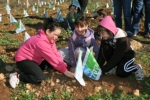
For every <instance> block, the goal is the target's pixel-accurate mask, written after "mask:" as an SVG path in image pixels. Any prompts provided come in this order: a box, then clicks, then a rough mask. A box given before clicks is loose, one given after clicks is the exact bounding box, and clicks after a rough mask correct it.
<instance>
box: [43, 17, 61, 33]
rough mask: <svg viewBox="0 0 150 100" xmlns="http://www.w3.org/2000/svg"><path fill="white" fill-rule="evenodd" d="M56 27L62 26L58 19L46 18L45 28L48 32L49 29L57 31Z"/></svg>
mask: <svg viewBox="0 0 150 100" xmlns="http://www.w3.org/2000/svg"><path fill="white" fill-rule="evenodd" d="M56 28H60V29H61V27H60V25H59V23H58V22H57V21H55V20H54V19H53V18H52V17H50V18H46V19H45V20H44V23H43V30H44V32H46V30H47V29H49V30H50V31H55V29H56Z"/></svg>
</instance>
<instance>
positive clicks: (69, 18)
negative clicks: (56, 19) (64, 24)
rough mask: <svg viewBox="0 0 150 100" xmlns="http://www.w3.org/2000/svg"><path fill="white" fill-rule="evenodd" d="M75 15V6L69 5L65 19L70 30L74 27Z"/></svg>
mask: <svg viewBox="0 0 150 100" xmlns="http://www.w3.org/2000/svg"><path fill="white" fill-rule="evenodd" d="M77 17H78V13H77V12H76V7H75V6H74V5H70V6H69V13H68V14H67V17H66V20H67V21H68V24H69V25H70V27H71V30H72V31H73V30H74V29H75V27H74V22H75V19H76V18H77Z"/></svg>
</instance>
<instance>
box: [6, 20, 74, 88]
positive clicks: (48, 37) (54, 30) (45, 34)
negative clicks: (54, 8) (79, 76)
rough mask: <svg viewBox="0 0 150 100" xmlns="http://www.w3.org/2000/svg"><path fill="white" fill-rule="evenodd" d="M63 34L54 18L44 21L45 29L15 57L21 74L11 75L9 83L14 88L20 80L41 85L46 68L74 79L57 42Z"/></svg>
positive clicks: (39, 31)
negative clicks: (58, 48)
mask: <svg viewBox="0 0 150 100" xmlns="http://www.w3.org/2000/svg"><path fill="white" fill-rule="evenodd" d="M60 33H61V28H60V26H59V24H58V23H57V22H55V21H54V20H53V19H52V18H48V19H46V20H45V21H44V24H43V29H39V30H38V32H37V34H36V35H34V36H32V37H31V38H29V39H28V40H27V41H26V42H25V43H23V44H22V45H21V46H20V48H19V49H18V51H17V52H16V55H15V61H16V65H17V67H18V69H19V70H20V71H21V74H18V73H17V72H15V73H12V74H10V79H9V83H10V85H11V87H12V88H15V87H16V86H17V84H19V80H20V81H23V82H25V83H34V84H38V83H41V81H42V80H45V79H46V77H45V75H44V73H43V71H42V70H44V69H45V66H48V67H50V66H52V67H54V68H55V69H56V70H58V71H60V72H62V73H64V74H65V75H66V76H68V77H71V78H73V77H74V74H73V73H71V72H69V71H68V70H67V64H66V63H65V62H64V61H63V59H62V58H61V56H60V54H59V52H58V50H57V48H56V43H55V42H56V40H57V38H58V36H59V35H60Z"/></svg>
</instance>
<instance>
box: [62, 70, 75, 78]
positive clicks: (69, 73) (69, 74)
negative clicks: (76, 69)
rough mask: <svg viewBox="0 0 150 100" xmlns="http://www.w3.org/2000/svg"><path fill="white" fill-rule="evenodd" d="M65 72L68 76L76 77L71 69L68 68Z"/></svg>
mask: <svg viewBox="0 0 150 100" xmlns="http://www.w3.org/2000/svg"><path fill="white" fill-rule="evenodd" d="M64 74H65V75H66V76H68V77H70V78H74V73H72V72H70V71H68V70H66V71H65V72H64Z"/></svg>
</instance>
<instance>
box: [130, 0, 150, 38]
mask: <svg viewBox="0 0 150 100" xmlns="http://www.w3.org/2000/svg"><path fill="white" fill-rule="evenodd" d="M144 5H145V22H144V27H145V35H149V34H150V0H134V6H133V7H134V8H133V9H134V14H133V23H132V26H133V30H134V33H138V29H139V24H140V23H139V22H140V17H141V12H142V8H143V6H144Z"/></svg>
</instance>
